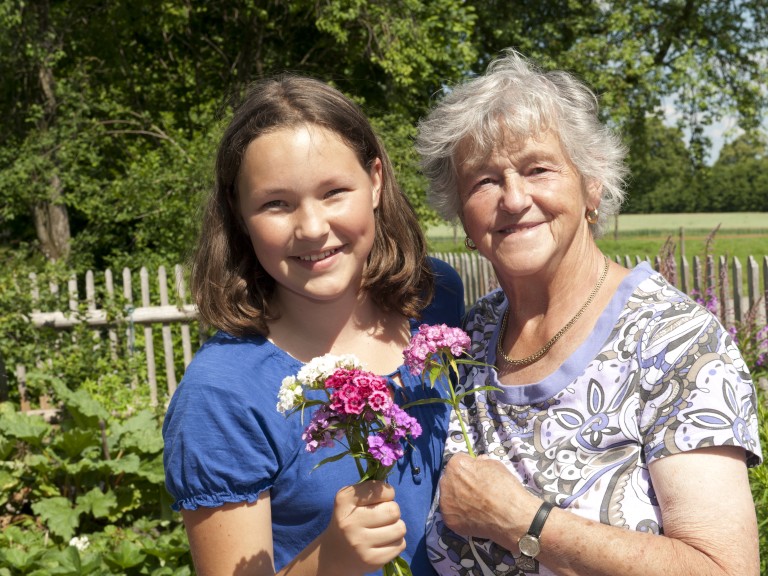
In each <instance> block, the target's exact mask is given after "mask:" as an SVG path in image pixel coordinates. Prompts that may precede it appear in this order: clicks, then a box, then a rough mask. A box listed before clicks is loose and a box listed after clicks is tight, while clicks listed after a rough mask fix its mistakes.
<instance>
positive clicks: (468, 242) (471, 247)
mask: <svg viewBox="0 0 768 576" xmlns="http://www.w3.org/2000/svg"><path fill="white" fill-rule="evenodd" d="M464 246H466V247H467V250H472V251H473V250H477V245H476V244H475V243H474V242H473V241H472V238H470V237H469V236H467V237H466V238H464Z"/></svg>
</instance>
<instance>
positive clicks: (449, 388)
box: [403, 324, 497, 457]
mask: <svg viewBox="0 0 768 576" xmlns="http://www.w3.org/2000/svg"><path fill="white" fill-rule="evenodd" d="M470 342H471V340H470V338H469V336H468V335H467V333H466V332H464V331H463V330H462V329H461V328H451V327H449V326H447V325H445V324H439V325H430V324H422V325H421V326H419V331H418V332H417V333H416V334H414V335H413V336H412V337H411V341H410V343H409V344H408V347H407V348H406V349H405V350H404V351H403V357H404V358H405V365H406V366H407V367H408V370H409V371H410V372H411V374H415V375H419V374H420V375H421V378H422V380H423V379H424V378H426V379H427V380H428V381H429V385H430V386H431V387H432V388H434V387H435V384H436V383H437V382H438V381H440V382H442V383H443V385H444V386H445V388H446V390H445V392H446V396H447V397H446V398H428V399H425V400H416V401H415V402H412V403H410V404H408V405H406V406H405V408H407V407H408V406H413V405H416V404H427V403H430V402H445V403H446V404H448V405H450V406H451V407H452V408H453V412H454V414H455V415H456V419H457V420H458V422H459V426H460V427H461V433H462V435H463V436H464V443H465V444H466V446H467V452H468V453H469V455H470V456H472V457H474V456H475V451H474V449H473V448H472V442H471V441H470V439H469V434H468V433H467V427H466V424H465V423H464V418H463V417H462V415H461V410H460V406H459V405H460V403H461V400H462V399H463V398H464V397H465V396H467V395H468V394H474V393H475V392H477V391H479V390H497V388H496V387H495V386H481V387H478V388H472V389H471V390H469V391H468V392H463V393H461V394H457V393H456V389H455V387H454V380H455V381H458V379H459V366H458V365H459V364H468V365H471V366H487V364H485V363H483V362H478V361H477V360H472V359H471V357H470V356H469V354H467V352H466V350H467V348H468V347H469V345H470Z"/></svg>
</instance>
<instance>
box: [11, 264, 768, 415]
mask: <svg viewBox="0 0 768 576" xmlns="http://www.w3.org/2000/svg"><path fill="white" fill-rule="evenodd" d="M433 256H435V257H437V258H440V259H442V260H444V261H446V262H448V263H449V264H450V265H451V266H453V267H454V268H455V269H456V270H457V272H458V273H459V275H460V276H461V279H462V281H463V282H464V287H465V300H466V303H467V305H471V304H472V303H473V302H474V301H476V300H477V299H478V298H479V297H480V296H482V295H484V294H486V293H488V292H490V291H491V290H493V289H494V288H496V287H497V286H498V281H497V279H496V275H495V273H494V271H493V268H492V266H491V265H490V263H489V262H488V261H487V260H486V259H485V258H483V257H482V256H480V255H478V254H477V253H471V254H467V253H434V254H433ZM615 261H616V262H618V263H620V264H622V265H625V266H627V267H628V268H631V267H633V266H635V265H637V264H638V263H640V262H642V261H648V262H650V263H651V265H652V266H653V267H654V268H655V269H656V270H659V271H661V272H662V273H663V274H665V276H666V277H667V279H668V280H669V281H670V282H671V283H673V284H675V285H676V286H678V287H679V288H680V289H682V290H683V291H684V292H686V293H689V294H696V293H698V294H702V295H704V294H712V292H713V291H714V290H717V294H716V296H717V304H716V306H714V308H715V312H716V314H718V316H719V317H720V319H721V320H722V321H723V323H724V324H725V325H726V326H731V325H733V324H734V323H736V322H740V321H743V320H744V319H745V317H746V315H747V313H748V312H749V311H751V312H750V313H751V314H752V315H753V319H754V320H755V322H756V324H757V325H759V326H763V325H765V323H766V317H767V316H768V305H767V303H768V256H763V257H762V260H760V261H758V260H757V259H756V258H753V257H752V256H750V257H749V258H748V261H747V263H746V265H745V266H743V265H742V263H741V262H740V261H739V260H738V259H736V258H733V259H732V260H728V259H727V258H725V257H720V258H719V259H718V260H717V261H715V259H714V258H713V257H712V256H709V257H707V258H704V259H701V258H699V257H695V258H694V259H693V264H692V266H691V265H689V263H688V261H687V260H686V259H685V258H684V259H682V260H681V261H680V262H679V263H677V262H675V263H673V262H665V261H662V260H661V259H660V258H659V257H656V258H655V259H654V260H653V261H651V260H650V259H649V258H647V257H640V256H634V257H632V256H615ZM745 269H746V270H745ZM98 276H99V277H100V278H101V280H100V282H101V285H99V286H97V281H96V278H97V275H96V274H95V273H93V272H92V271H89V272H87V273H86V274H85V276H84V278H77V277H75V276H71V277H70V279H69V281H68V283H67V287H66V290H67V298H68V304H69V309H68V310H67V311H62V310H53V311H43V310H41V309H35V310H34V311H33V313H32V315H31V318H30V321H31V322H32V323H33V324H34V325H35V326H37V327H41V328H42V327H51V328H55V329H58V330H62V331H65V330H67V329H71V328H73V327H74V326H76V325H78V324H82V323H85V324H86V325H87V326H89V327H92V328H93V329H94V331H98V332H100V333H104V334H105V335H106V338H107V342H108V345H109V346H110V349H111V350H112V351H113V354H118V353H119V352H118V351H119V350H124V349H128V350H130V351H131V353H135V352H136V348H135V346H134V344H135V342H136V341H137V340H139V339H140V340H142V344H141V345H142V346H143V348H142V350H143V355H144V357H145V363H144V369H145V374H144V375H143V376H144V377H145V379H146V382H147V384H148V386H149V394H150V403H151V404H152V405H154V406H156V405H157V404H158V401H159V390H158V386H159V385H160V384H161V383H164V384H165V386H166V387H167V397H170V395H171V394H173V392H174V390H175V389H176V386H177V383H178V381H179V380H180V378H181V376H182V375H183V372H184V369H186V367H187V365H188V364H189V363H190V361H191V360H192V355H193V354H194V352H195V350H196V349H197V347H198V346H199V345H200V344H202V342H203V341H204V339H205V334H206V332H205V330H204V329H203V328H202V327H200V326H199V324H198V320H197V311H196V309H195V307H194V306H193V305H192V304H191V302H190V301H189V300H190V299H189V291H188V288H187V281H186V278H185V274H184V270H183V268H182V267H181V266H179V265H177V266H175V267H174V268H173V278H172V281H171V279H169V277H168V273H167V270H166V268H165V267H163V266H161V267H159V268H158V269H157V272H156V276H155V278H154V279H153V280H151V277H150V272H149V270H148V269H147V268H141V270H140V271H139V273H138V277H139V287H138V293H137V294H135V293H134V292H135V291H134V273H133V272H132V271H131V270H128V269H124V270H123V271H122V286H121V290H120V291H117V289H116V287H115V279H114V276H113V274H112V272H111V271H110V270H106V271H104V272H103V273H100V274H99V275H98ZM32 280H33V285H35V282H34V280H35V278H34V277H32ZM79 287H84V290H85V299H84V300H82V299H81V298H80V294H79V292H80V288H79ZM48 291H49V293H50V294H57V293H58V292H59V286H57V285H49V286H48ZM97 293H98V294H99V295H100V296H99V298H97V296H96V295H97ZM40 296H41V292H40V287H39V286H36V285H35V288H34V289H33V293H32V298H33V301H34V302H40V301H41V298H40ZM97 300H98V302H97ZM117 301H119V302H121V304H122V305H123V306H122V311H121V313H118V314H115V313H114V312H113V311H110V307H109V306H108V304H112V303H114V302H117ZM191 327H194V328H195V332H196V333H197V335H198V337H197V338H193V336H192V330H191V329H190V328H191ZM158 329H159V338H160V341H161V343H162V358H161V360H160V361H161V362H162V365H163V368H164V372H163V374H162V376H161V377H159V376H158V373H157V358H156V356H158V352H156V351H155V340H156V338H157V337H158ZM121 339H122V340H123V344H124V343H125V342H128V343H129V346H127V347H126V346H125V345H123V346H122V347H120V346H118V342H119V341H120V340H121ZM179 348H180V350H179ZM16 377H17V381H18V386H19V394H20V397H21V402H22V410H23V411H31V410H32V407H31V405H30V401H29V398H28V396H27V394H26V367H25V366H23V365H17V366H16ZM161 381H164V382H161ZM163 393H165V391H164V392H163ZM40 408H41V410H42V411H45V410H46V409H47V406H46V405H45V399H44V398H41V400H40Z"/></svg>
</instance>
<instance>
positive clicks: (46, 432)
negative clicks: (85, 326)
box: [0, 373, 191, 576]
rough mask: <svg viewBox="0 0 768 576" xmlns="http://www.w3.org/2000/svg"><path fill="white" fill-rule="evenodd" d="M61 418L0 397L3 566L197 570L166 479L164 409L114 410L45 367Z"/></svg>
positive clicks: (27, 570) (19, 570)
mask: <svg viewBox="0 0 768 576" xmlns="http://www.w3.org/2000/svg"><path fill="white" fill-rule="evenodd" d="M30 377H31V378H43V379H46V380H47V384H48V386H49V387H50V388H51V389H52V390H53V391H54V393H55V396H56V398H57V399H58V400H59V401H60V403H61V410H60V412H59V415H60V417H59V420H58V421H57V422H55V423H49V422H47V421H46V420H44V419H43V417H41V416H35V415H28V414H22V413H20V412H18V411H17V410H16V408H15V407H14V406H13V404H11V403H8V402H5V403H2V404H0V455H1V456H2V462H1V463H0V505H2V509H3V510H4V513H3V514H2V515H0V523H1V524H2V526H3V531H2V534H0V575H11V574H31V575H36V576H37V575H39V576H42V575H75V574H78V575H79V574H126V575H133V574H137V575H138V574H147V575H153V576H160V575H164V574H180V575H183V574H191V569H190V568H189V567H190V566H191V561H190V557H189V552H188V545H187V540H186V535H185V533H184V529H183V526H182V525H181V523H180V521H179V520H180V519H179V518H178V517H177V516H176V515H174V514H172V513H171V511H170V507H169V505H170V502H169V496H168V495H167V493H166V491H165V487H164V476H163V466H162V449H163V442H162V437H161V433H160V424H161V418H162V415H161V414H156V413H153V412H150V411H147V410H142V411H139V412H137V413H135V414H132V415H129V416H119V415H118V416H116V415H112V414H110V412H109V411H107V410H106V409H105V408H104V407H103V406H102V405H101V404H100V403H98V402H97V401H96V400H94V399H93V398H92V397H91V396H90V395H89V394H88V393H87V392H86V391H85V390H75V391H73V390H70V389H68V388H67V387H66V386H65V384H64V382H63V381H61V380H60V379H57V378H51V377H44V376H43V375H42V374H40V373H33V374H30Z"/></svg>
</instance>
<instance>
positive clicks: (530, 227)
mask: <svg viewBox="0 0 768 576" xmlns="http://www.w3.org/2000/svg"><path fill="white" fill-rule="evenodd" d="M417 149H418V151H419V153H420V154H421V156H422V168H423V171H424V173H425V174H426V176H427V178H428V179H429V181H430V196H431V198H432V201H433V205H434V206H435V207H436V208H437V209H438V210H439V211H440V212H441V213H442V215H443V216H445V217H447V218H449V219H451V218H454V217H458V218H459V220H460V221H461V223H462V224H463V226H464V230H465V232H466V235H467V238H466V245H467V247H468V248H469V249H470V250H475V249H476V250H478V251H479V253H480V254H482V255H483V256H484V257H486V258H487V259H488V260H489V261H490V262H491V263H492V265H493V268H494V270H495V272H496V275H497V277H498V280H499V284H500V286H501V288H500V289H499V290H497V291H495V292H492V293H491V294H489V295H487V296H485V297H483V298H482V299H481V300H480V301H479V302H478V303H477V304H476V305H475V306H474V308H473V309H472V310H471V311H470V312H469V313H468V315H467V319H466V326H465V329H466V331H467V332H468V333H469V335H470V336H471V337H472V341H473V344H472V349H471V353H472V355H473V357H474V358H475V359H476V360H478V361H482V362H484V363H486V364H487V366H486V367H482V366H481V367H478V366H473V367H472V368H471V369H469V368H467V373H465V374H463V376H462V381H461V383H460V387H461V386H463V387H464V389H465V390H469V389H471V388H472V387H481V386H488V385H491V386H496V387H497V390H492V391H486V390H483V391H481V390H478V391H477V392H476V393H475V394H471V395H469V396H467V400H466V403H467V405H466V406H465V408H466V412H465V415H466V418H467V419H468V421H469V424H470V436H471V438H472V441H473V442H474V447H475V451H476V452H477V453H478V454H481V456H479V457H478V458H476V459H474V458H472V457H470V456H468V455H466V454H464V453H461V450H462V446H463V440H462V438H461V434H460V433H458V432H456V433H454V434H452V438H449V441H448V445H447V448H446V450H447V453H448V454H451V455H452V457H451V458H450V459H449V460H448V462H447V464H446V466H445V470H444V472H443V476H442V479H441V481H440V496H439V508H438V509H437V511H436V512H434V514H433V516H432V518H431V520H430V526H429V535H428V546H429V554H430V559H431V561H432V563H433V565H434V566H435V567H436V569H437V571H438V572H439V573H440V574H446V575H447V574H450V575H457V576H458V575H470V574H471V575H482V576H486V575H492V574H510V575H527V574H538V575H541V574H545V575H549V574H558V575H561V576H562V575H581V576H599V575H606V576H607V575H610V576H616V575H619V574H621V575H622V576H630V575H643V576H647V575H648V574H678V575H683V574H685V575H696V576H702V575H704V574H706V575H729V576H737V575H738V576H745V575H757V574H758V572H759V552H758V544H757V522H756V518H755V509H754V502H753V500H752V496H751V493H750V487H749V481H748V475H747V468H748V467H750V466H755V465H757V464H758V463H759V462H760V461H761V459H762V453H761V449H760V445H759V441H758V434H757V418H756V401H757V400H756V395H755V390H754V387H753V386H752V382H751V378H750V375H749V372H748V369H747V366H746V365H745V363H744V361H743V359H742V358H741V356H740V354H739V351H738V350H737V349H736V347H735V345H734V343H733V341H732V339H731V338H730V337H729V334H728V332H727V331H726V330H724V329H723V326H722V325H721V324H720V323H719V322H718V320H717V319H716V318H715V317H714V316H712V315H711V314H710V313H709V312H708V311H707V310H705V309H704V308H703V307H701V306H699V305H697V304H695V303H694V302H692V301H691V300H690V299H689V298H688V297H687V296H686V295H685V294H683V293H681V292H680V291H678V290H677V289H675V288H674V287H673V286H671V285H670V284H668V283H667V282H666V281H665V280H664V278H663V277H662V276H660V275H659V274H657V273H656V272H654V271H653V270H652V269H651V268H650V267H649V266H648V265H647V264H641V265H639V266H637V267H636V268H634V269H632V270H627V269H625V268H623V267H621V266H619V265H617V264H615V263H613V262H611V261H610V260H609V259H608V258H607V257H605V256H604V255H603V254H602V253H601V252H600V249H599V248H598V246H597V244H596V243H595V238H597V237H598V236H599V234H600V232H601V230H602V228H603V226H604V225H605V223H606V219H607V218H608V217H609V216H613V215H615V214H616V213H617V212H618V210H619V207H620V205H621V202H622V200H623V191H622V186H623V179H624V176H625V167H624V163H623V162H624V155H625V150H624V148H623V146H622V145H621V143H620V141H619V139H618V138H617V136H616V135H614V134H612V133H611V132H610V130H608V129H607V128H606V127H605V126H603V125H602V124H601V123H600V121H599V120H598V107H597V100H596V98H595V96H594V94H593V93H592V92H591V91H590V90H589V89H588V88H587V87H586V86H584V84H582V83H581V82H580V81H578V80H577V79H576V78H574V77H573V76H572V75H570V74H568V73H566V72H562V71H551V72H544V71H541V70H539V69H538V68H536V67H535V66H534V65H533V64H532V63H530V62H529V61H528V60H527V59H525V58H524V57H522V56H521V55H519V54H518V53H516V52H514V51H509V52H507V53H506V55H505V57H503V58H500V59H499V60H497V61H495V62H494V63H492V64H491V66H490V67H489V69H488V71H487V73H486V74H485V75H483V76H480V77H476V78H473V79H471V80H469V81H468V82H467V83H465V84H463V85H461V86H458V87H456V88H454V89H453V90H452V91H451V92H450V93H449V94H448V95H447V96H446V97H445V98H444V99H443V100H442V101H441V102H440V103H439V104H438V105H437V106H436V108H435V109H434V110H433V111H432V113H431V114H430V115H429V117H428V118H427V119H426V120H424V121H423V122H422V123H421V124H420V132H419V137H418V140H417ZM456 430H458V428H456Z"/></svg>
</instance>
